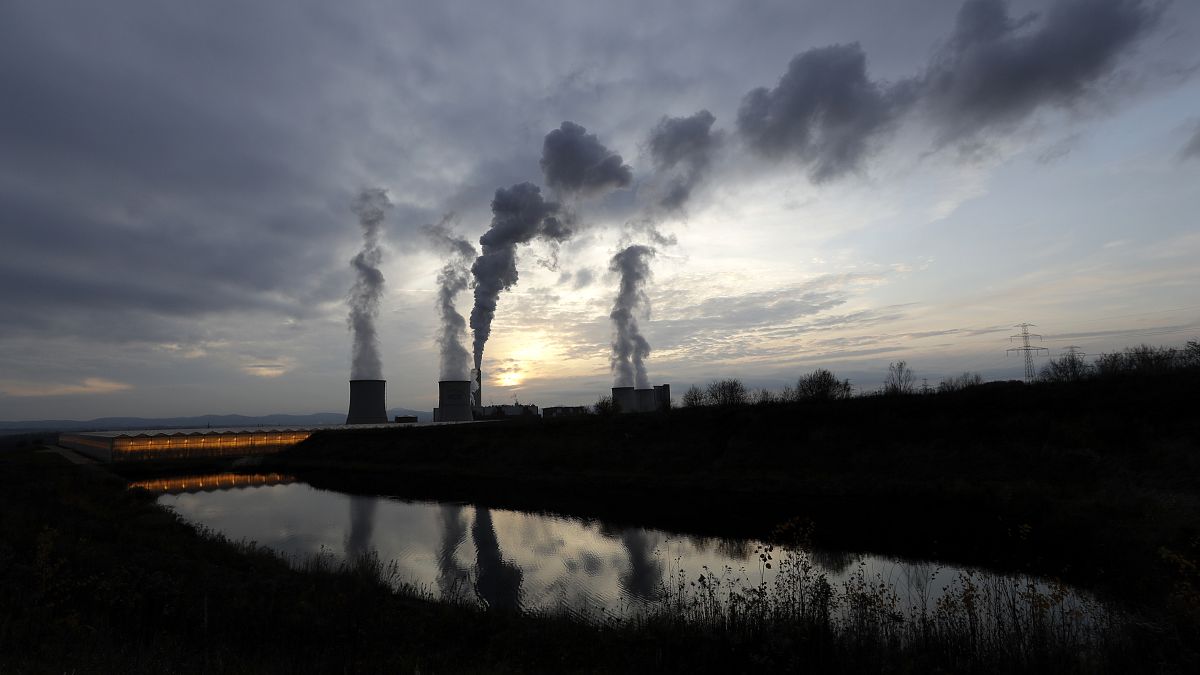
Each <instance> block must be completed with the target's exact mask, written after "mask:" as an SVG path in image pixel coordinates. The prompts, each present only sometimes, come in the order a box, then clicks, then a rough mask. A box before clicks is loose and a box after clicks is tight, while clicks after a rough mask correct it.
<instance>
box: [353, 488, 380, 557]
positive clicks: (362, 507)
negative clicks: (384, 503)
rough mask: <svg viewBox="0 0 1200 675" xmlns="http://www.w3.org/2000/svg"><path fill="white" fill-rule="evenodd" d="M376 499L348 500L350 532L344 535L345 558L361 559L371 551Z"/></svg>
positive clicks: (357, 498) (355, 498)
mask: <svg viewBox="0 0 1200 675" xmlns="http://www.w3.org/2000/svg"><path fill="white" fill-rule="evenodd" d="M377 499H378V497H360V496H358V495H355V496H353V497H351V498H350V532H349V534H347V535H346V557H347V558H349V559H351V560H353V559H355V558H361V557H362V556H364V555H366V553H367V552H368V551H370V550H371V531H372V530H374V529H375V506H376V504H375V501H376V500H377Z"/></svg>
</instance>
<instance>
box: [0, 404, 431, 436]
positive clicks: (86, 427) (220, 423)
mask: <svg viewBox="0 0 1200 675" xmlns="http://www.w3.org/2000/svg"><path fill="white" fill-rule="evenodd" d="M387 413H388V419H389V420H390V419H394V418H395V417H396V416H397V415H415V416H416V418H417V421H418V422H432V421H433V413H432V412H425V411H423V410H409V409H408V408H392V409H390V410H388V411H387ZM345 422H346V413H312V414H311V415H260V416H257V417H250V416H246V415H199V416H196V417H100V418H97V419H94V420H24V421H14V422H5V421H0V430H4V431H14V432H19V431H99V430H111V431H116V430H120V429H197V428H199V429H203V428H205V427H258V426H271V427H275V426H315V425H320V424H345Z"/></svg>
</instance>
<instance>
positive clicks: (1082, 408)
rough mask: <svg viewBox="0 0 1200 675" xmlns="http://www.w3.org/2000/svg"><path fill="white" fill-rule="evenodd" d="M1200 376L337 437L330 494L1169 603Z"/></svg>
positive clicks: (1199, 483) (1196, 506)
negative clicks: (898, 557)
mask: <svg viewBox="0 0 1200 675" xmlns="http://www.w3.org/2000/svg"><path fill="white" fill-rule="evenodd" d="M1198 387H1200V377H1198V376H1197V373H1196V371H1194V370H1183V371H1175V372H1171V373H1168V374H1165V375H1160V376H1155V377H1125V378H1108V379H1096V380H1089V381H1084V382H1078V383H1060V384H1043V385H1035V386H1026V385H1022V384H1019V383H996V384H992V385H984V386H981V387H973V388H970V389H967V390H964V391H959V392H953V393H947V394H936V395H929V396H901V397H870V398H857V399H849V400H841V401H831V402H826V403H810V404H804V403H793V404H776V405H761V406H744V407H736V408H699V409H682V410H675V411H672V412H671V413H670V414H665V415H631V416H608V417H599V416H593V417H587V418H580V419H561V420H536V419H535V420H514V421H510V422H504V423H498V424H487V425H459V426H454V427H435V428H429V427H427V428H413V429H397V430H380V431H376V430H364V431H352V432H339V433H320V434H317V435H315V436H313V437H312V438H310V439H309V440H308V441H306V442H305V443H303V444H301V445H299V446H297V447H296V448H295V449H293V450H291V451H288V452H286V453H284V454H281V455H278V456H275V457H271V458H268V460H267V461H268V463H269V464H270V466H271V467H272V470H276V471H288V472H292V473H295V474H298V475H300V476H301V477H303V478H304V479H305V480H308V481H309V482H311V483H313V484H314V485H317V486H324V487H330V488H336V489H342V490H348V491H359V492H372V493H380V494H394V495H400V496H405V497H426V498H440V499H462V500H471V501H476V502H482V503H485V504H488V505H492V506H508V507H516V508H523V509H534V510H538V509H550V510H556V511H561V512H565V513H571V514H577V515H591V516H601V517H605V518H608V519H611V520H614V521H618V522H627V523H633V524H638V525H655V526H660V527H665V528H674V529H679V530H682V531H688V532H696V533H711V534H723V535H737V536H758V537H762V536H767V535H769V534H770V533H771V531H772V530H773V529H774V527H775V526H776V525H778V524H779V523H781V522H785V521H789V520H794V519H796V518H801V519H806V520H810V521H812V522H814V523H816V524H817V528H816V532H815V538H816V543H818V544H820V545H822V546H827V547H833V548H845V549H850V550H868V549H869V550H875V551H881V552H890V553H896V554H906V555H912V556H916V557H924V558H929V557H935V558H941V559H947V560H953V561H956V562H964V563H973V564H982V565H986V566H990V567H993V568H997V569H1003V570H1014V571H1029V572H1034V573H1038V574H1042V575H1051V576H1062V577H1064V578H1067V579H1070V580H1072V581H1073V582H1076V583H1080V584H1083V585H1085V586H1087V587H1091V588H1099V589H1102V590H1103V591H1104V592H1106V593H1107V594H1109V595H1110V596H1116V597H1120V598H1123V599H1125V600H1127V601H1129V602H1131V603H1134V604H1139V603H1140V604H1148V605H1153V607H1152V608H1151V610H1152V611H1159V610H1161V609H1162V608H1163V607H1164V606H1165V605H1167V604H1170V603H1171V602H1174V598H1178V597H1184V596H1186V595H1187V592H1188V591H1187V588H1188V584H1189V583H1191V584H1194V583H1195V579H1194V577H1192V576H1189V575H1194V570H1192V571H1189V569H1188V565H1189V564H1193V563H1194V561H1195V560H1196V559H1197V557H1198V555H1200V551H1198V547H1197V537H1198V536H1200V530H1198V528H1200V416H1197V415H1196V414H1195V408H1194V405H1193V404H1192V403H1191V400H1192V398H1193V395H1194V392H1195V391H1196V390H1197V388H1198Z"/></svg>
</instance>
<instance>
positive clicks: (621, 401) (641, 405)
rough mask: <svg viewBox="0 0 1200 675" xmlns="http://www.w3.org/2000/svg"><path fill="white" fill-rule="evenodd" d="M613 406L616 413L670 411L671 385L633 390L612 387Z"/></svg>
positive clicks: (630, 388)
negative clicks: (615, 408)
mask: <svg viewBox="0 0 1200 675" xmlns="http://www.w3.org/2000/svg"><path fill="white" fill-rule="evenodd" d="M612 400H613V404H614V405H616V407H617V412H623V413H634V412H654V411H656V410H670V408H671V385H669V384H662V385H659V386H656V387H654V388H653V389H634V388H633V387H613V388H612Z"/></svg>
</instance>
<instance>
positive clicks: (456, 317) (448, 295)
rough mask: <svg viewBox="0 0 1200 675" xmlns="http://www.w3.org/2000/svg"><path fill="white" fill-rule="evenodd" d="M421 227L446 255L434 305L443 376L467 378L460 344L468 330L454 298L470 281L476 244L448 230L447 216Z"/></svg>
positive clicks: (465, 356) (466, 356)
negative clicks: (471, 262)
mask: <svg viewBox="0 0 1200 675" xmlns="http://www.w3.org/2000/svg"><path fill="white" fill-rule="evenodd" d="M421 230H422V231H423V232H424V233H425V236H426V237H428V238H429V239H430V241H431V242H432V243H433V245H434V246H435V247H436V248H437V249H438V250H440V251H443V252H445V253H446V254H448V255H449V260H447V261H446V265H445V266H444V267H443V268H442V270H441V271H440V272H438V277H437V281H438V293H437V307H438V315H439V316H440V318H441V321H442V326H441V328H440V329H439V330H438V333H437V339H436V341H437V345H438V350H439V352H440V354H441V357H442V364H441V377H440V379H442V380H466V379H469V377H470V376H469V372H468V371H469V370H470V358H471V356H470V353H469V352H468V351H467V348H466V347H464V346H463V341H464V339H465V337H466V333H467V321H466V319H464V318H463V315H462V314H460V313H459V311H458V308H457V307H456V306H455V304H454V298H455V296H457V295H458V294H459V293H461V292H462V291H464V290H466V288H467V286H468V285H469V284H470V281H471V276H470V269H469V268H468V267H467V264H468V263H469V262H470V261H471V260H472V259H473V258H474V257H475V255H476V253H475V247H474V246H472V245H471V244H470V242H468V241H467V240H466V239H463V238H461V237H458V236H456V235H455V234H453V233H452V232H450V229H449V227H447V225H446V219H443V220H442V222H441V223H438V224H437V225H426V226H424V227H423V228H421Z"/></svg>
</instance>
